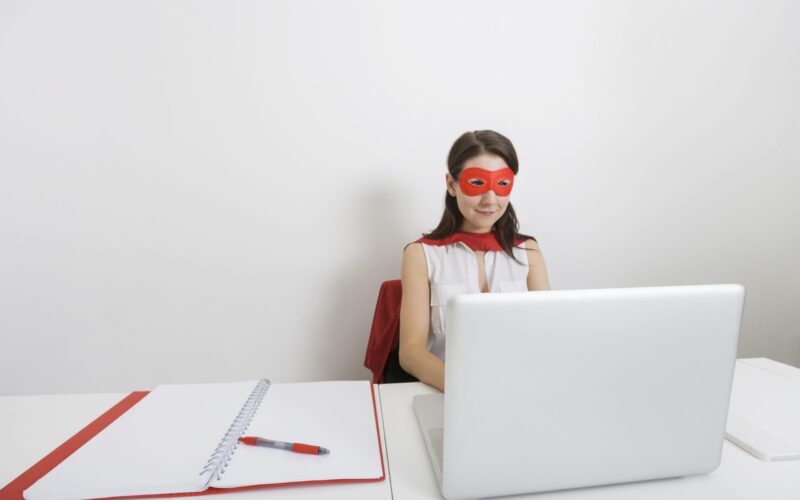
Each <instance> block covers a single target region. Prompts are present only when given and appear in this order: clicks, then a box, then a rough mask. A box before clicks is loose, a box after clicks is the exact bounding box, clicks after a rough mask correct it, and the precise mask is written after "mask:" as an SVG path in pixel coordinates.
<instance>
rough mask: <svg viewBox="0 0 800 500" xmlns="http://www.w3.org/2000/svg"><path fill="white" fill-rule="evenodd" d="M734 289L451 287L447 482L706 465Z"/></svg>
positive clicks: (484, 487)
mask: <svg viewBox="0 0 800 500" xmlns="http://www.w3.org/2000/svg"><path fill="white" fill-rule="evenodd" d="M743 302H744V288H743V287H742V286H741V285H699V286H670V287H641V288H616V289H596V290H559V291H542V292H533V293H531V292H524V293H500V294H467V295H457V296H455V297H453V298H451V299H450V301H449V302H448V304H447V364H446V366H445V387H447V390H446V392H445V394H444V405H443V407H442V406H439V408H438V410H439V412H442V411H443V412H444V421H443V424H444V425H443V428H444V430H443V433H444V437H443V462H442V467H441V468H442V482H441V487H442V492H443V495H444V496H445V497H446V498H451V499H463V498H476V497H486V496H495V495H497V496H499V495H512V494H519V493H532V492H537V491H549V490H560V489H566V488H578V487H586V486H595V485H601V484H612V483H622V482H630V481H643V480H650V479H659V478H665V477H679V476H687V475H693V474H706V473H709V472H711V471H713V470H714V469H716V468H717V466H718V465H719V460H720V457H721V455H722V445H723V441H724V430H725V419H726V416H727V413H728V399H729V396H730V390H731V383H732V379H733V371H734V365H735V361H736V346H737V341H738V336H739V324H740V320H741V316H742V305H743ZM497 381H502V386H500V387H498V384H497ZM493 389H494V390H493ZM430 406H431V405H417V407H418V408H429V407H430ZM422 420H423V419H422V418H420V421H422ZM432 430H436V431H438V430H439V429H437V428H435V427H431V428H427V429H425V430H424V431H425V432H430V431H432ZM430 441H431V442H432V443H435V442H436V440H435V439H434V438H433V437H431V439H430ZM434 448H435V447H431V449H434ZM436 460H437V457H435V456H434V457H432V461H436ZM476 471H479V472H478V473H476ZM534 471H535V472H534Z"/></svg>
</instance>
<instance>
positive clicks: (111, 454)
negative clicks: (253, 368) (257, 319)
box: [24, 379, 384, 500]
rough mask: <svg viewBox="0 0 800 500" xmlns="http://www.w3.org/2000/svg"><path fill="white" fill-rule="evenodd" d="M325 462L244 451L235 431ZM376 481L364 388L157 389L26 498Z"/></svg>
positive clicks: (375, 448) (372, 420) (371, 407)
mask: <svg viewBox="0 0 800 500" xmlns="http://www.w3.org/2000/svg"><path fill="white" fill-rule="evenodd" d="M245 432H246V433H247V434H248V435H254V436H261V437H264V438H268V439H276V440H282V441H288V442H302V443H309V444H315V445H318V446H323V447H325V448H327V449H329V450H330V454H328V455H309V454H301V453H292V452H290V451H286V450H281V449H275V448H264V447H256V446H246V445H243V444H241V443H240V442H239V441H238V438H239V437H241V436H242V435H244V434H245ZM383 478H384V469H383V459H382V452H381V448H380V443H379V433H378V427H377V413H376V407H375V400H374V395H373V391H372V385H371V383H370V382H369V381H345V382H310V383H297V384H271V383H270V382H269V381H267V380H266V379H261V380H252V381H247V382H235V383H223V384H190V385H162V386H159V387H157V388H156V389H155V390H153V391H152V392H151V393H149V394H148V395H147V396H145V397H144V398H143V399H142V400H141V401H139V402H138V403H136V404H135V405H134V406H133V407H132V408H130V409H129V410H128V411H126V412H125V413H123V414H122V415H121V416H120V417H119V418H117V419H116V420H115V421H113V422H112V423H111V424H110V425H109V426H108V427H106V428H105V429H104V430H103V431H102V432H100V433H99V434H98V435H97V436H95V437H94V438H93V439H91V440H90V441H89V442H87V443H86V444H84V445H83V446H82V447H80V448H79V449H78V450H77V451H76V452H75V453H73V454H72V455H71V456H69V457H68V458H67V459H66V460H64V461H63V462H61V463H60V464H59V465H58V466H56V467H55V468H54V469H53V470H51V471H50V472H49V473H48V474H47V475H45V476H44V477H42V478H41V479H40V480H39V481H37V482H36V483H35V484H33V486H31V487H30V488H28V489H27V490H25V492H24V497H25V498H27V499H31V500H50V499H61V498H105V497H123V496H149V495H170V494H176V493H184V494H185V493H195V494H200V493H203V492H211V491H213V490H217V491H218V489H220V488H225V489H242V488H247V489H249V488H256V487H268V486H284V485H292V484H310V483H317V482H358V481H379V480H382V479H383Z"/></svg>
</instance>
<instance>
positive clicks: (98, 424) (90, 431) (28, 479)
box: [0, 386, 386, 500]
mask: <svg viewBox="0 0 800 500" xmlns="http://www.w3.org/2000/svg"><path fill="white" fill-rule="evenodd" d="M148 394H149V391H136V392H132V393H130V394H129V395H128V396H126V397H125V398H124V399H123V400H122V401H120V402H119V403H117V404H115V405H114V406H112V407H111V408H110V409H109V410H108V411H106V412H105V413H103V414H102V415H100V416H99V417H97V418H96V419H95V420H94V421H92V422H91V423H89V424H88V425H87V426H86V427H84V428H83V429H81V430H80V431H78V433H76V434H75V435H74V436H72V437H71V438H69V439H68V440H67V441H65V442H64V444H62V445H61V446H59V447H58V448H56V449H55V450H53V451H52V452H50V453H49V454H48V455H47V456H45V457H44V458H42V459H41V460H39V461H38V462H36V464H34V465H33V466H32V467H31V468H30V469H28V470H26V471H25V472H23V473H22V474H20V475H19V477H17V478H16V479H14V480H13V481H11V482H10V483H8V484H7V485H5V486H4V487H3V489H0V500H19V499H22V498H23V496H22V493H23V492H24V491H25V490H26V489H28V488H29V487H31V486H32V485H33V484H34V483H35V482H36V481H38V480H39V479H41V478H42V477H44V475H45V474H47V473H48V472H50V471H51V470H53V469H54V468H55V467H56V466H57V465H58V464H60V463H61V462H63V461H64V460H66V458H67V457H69V456H70V455H72V454H73V453H75V451H77V450H78V449H79V448H80V447H81V446H83V445H84V444H85V443H87V442H88V441H89V440H90V439H92V438H93V437H94V436H96V435H97V434H99V433H100V432H101V431H102V430H103V429H105V428H106V427H108V426H109V425H111V423H112V422H113V421H114V420H116V419H117V418H119V417H120V416H121V415H122V414H123V413H125V412H126V411H128V410H129V409H130V408H132V407H133V406H134V405H135V404H136V403H138V402H139V401H141V400H142V398H144V397H145V396H147V395H148ZM372 406H373V410H374V412H375V429H376V430H378V429H379V427H378V411H377V405H376V402H375V386H372ZM378 449H379V451H380V455H381V477H379V478H375V479H329V480H322V481H299V482H292V483H273V484H263V485H253V486H242V487H239V488H213V487H212V488H208V489H207V490H205V491H200V492H197V493H179V494H170V495H150V497H179V496H195V495H208V494H215V493H228V492H232V491H241V490H252V489H260V488H276V487H280V486H300V485H309V484H336V483H367V482H377V481H383V480H384V479H385V478H386V467H385V466H384V462H383V446H382V445H381V440H380V430H378ZM118 498H133V497H118ZM136 498H144V497H136Z"/></svg>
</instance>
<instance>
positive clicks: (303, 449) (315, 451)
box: [239, 436, 331, 455]
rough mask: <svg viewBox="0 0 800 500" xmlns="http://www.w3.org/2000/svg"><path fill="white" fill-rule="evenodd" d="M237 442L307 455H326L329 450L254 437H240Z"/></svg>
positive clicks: (310, 445) (311, 445)
mask: <svg viewBox="0 0 800 500" xmlns="http://www.w3.org/2000/svg"><path fill="white" fill-rule="evenodd" d="M239 441H240V442H242V443H244V444H248V445H250V446H266V447H268V448H280V449H282V450H287V451H293V452H295V453H308V454H309V455H327V454H328V453H330V452H331V450H329V449H327V448H323V447H322V446H316V445H313V444H303V443H287V442H286V441H275V440H274V439H264V438H260V437H254V436H242V437H240V438H239Z"/></svg>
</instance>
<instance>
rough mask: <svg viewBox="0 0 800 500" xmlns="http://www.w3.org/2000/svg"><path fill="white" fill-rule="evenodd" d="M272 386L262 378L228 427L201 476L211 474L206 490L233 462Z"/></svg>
mask: <svg viewBox="0 0 800 500" xmlns="http://www.w3.org/2000/svg"><path fill="white" fill-rule="evenodd" d="M270 385H271V382H270V381H269V380H267V379H265V378H262V379H261V380H259V381H258V384H257V385H256V387H255V389H253V392H252V393H250V397H248V398H247V401H246V402H245V403H244V406H243V407H242V409H241V410H240V411H239V414H238V415H237V416H236V419H235V420H234V421H233V423H232V424H231V425H230V427H228V430H227V432H225V436H224V437H223V438H222V440H221V441H220V442H219V444H218V445H217V448H216V450H214V454H213V455H211V458H210V459H208V462H207V463H206V466H205V467H203V470H202V471H201V472H200V474H199V475H201V476H202V475H203V474H208V473H210V475H209V477H208V479H207V480H206V484H205V487H206V488H208V486H209V485H210V484H211V482H212V481H215V480H218V479H219V478H220V477H222V474H223V473H224V472H225V468H226V467H228V463H229V462H230V460H231V456H232V455H233V451H234V450H235V449H236V445H237V444H238V443H239V437H240V436H241V435H242V434H244V431H246V430H247V427H248V426H249V425H250V421H251V420H253V416H254V415H255V414H256V411H257V410H258V407H259V405H261V401H262V400H263V399H264V396H265V395H266V394H267V391H268V390H269V387H270Z"/></svg>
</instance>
